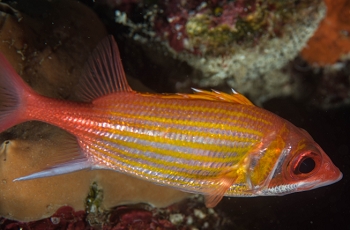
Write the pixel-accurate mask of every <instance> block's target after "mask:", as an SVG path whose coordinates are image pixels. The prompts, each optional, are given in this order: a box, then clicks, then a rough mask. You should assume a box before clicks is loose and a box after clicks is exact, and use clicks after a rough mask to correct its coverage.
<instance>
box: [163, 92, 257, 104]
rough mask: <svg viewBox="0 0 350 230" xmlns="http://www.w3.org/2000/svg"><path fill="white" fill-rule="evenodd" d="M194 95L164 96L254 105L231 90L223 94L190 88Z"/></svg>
mask: <svg viewBox="0 0 350 230" xmlns="http://www.w3.org/2000/svg"><path fill="white" fill-rule="evenodd" d="M192 90H193V91H194V94H182V93H178V94H174V95H166V96H165V97H167V98H190V99H203V100H210V101H226V102H231V103H237V104H242V105H254V104H253V103H252V102H251V101H250V100H249V99H248V98H246V97H245V96H243V95H242V94H240V93H237V92H236V91H234V90H233V89H232V94H227V93H223V92H219V91H216V90H212V91H206V90H201V89H195V88H192Z"/></svg>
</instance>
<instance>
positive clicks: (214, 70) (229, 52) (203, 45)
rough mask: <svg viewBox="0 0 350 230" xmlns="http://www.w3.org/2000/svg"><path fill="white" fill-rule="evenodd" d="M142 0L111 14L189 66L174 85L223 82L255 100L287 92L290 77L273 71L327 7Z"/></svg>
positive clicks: (317, 0)
mask: <svg viewBox="0 0 350 230" xmlns="http://www.w3.org/2000/svg"><path fill="white" fill-rule="evenodd" d="M145 2H147V1H142V2H139V3H138V4H137V7H136V6H135V5H134V10H133V12H134V13H132V12H127V13H124V12H122V9H119V8H118V7H117V8H116V18H115V20H116V22H118V23H120V24H122V25H124V26H126V27H127V28H129V33H128V36H129V37H130V38H132V39H134V40H135V41H137V42H140V43H143V44H144V45H145V46H150V47H153V49H154V50H159V49H163V51H167V52H169V53H171V54H172V55H173V57H175V58H176V59H178V60H180V61H184V62H186V63H187V64H189V65H190V66H191V67H193V69H194V71H193V72H192V73H191V74H190V75H189V74H188V77H189V78H188V79H187V81H189V83H187V84H184V82H182V81H181V79H178V82H177V86H178V87H177V88H176V91H183V90H184V88H183V87H182V86H185V87H188V85H191V86H193V87H200V88H213V87H215V88H217V87H220V86H226V88H228V87H232V88H234V89H236V90H237V91H239V92H240V93H244V94H248V95H249V96H250V98H251V99H252V100H253V101H254V102H256V103H259V102H261V101H263V100H262V98H261V96H262V95H263V98H264V100H266V99H268V98H271V97H275V96H278V95H290V94H291V88H292V87H293V86H292V82H291V79H290V78H288V76H286V75H284V74H283V73H279V74H274V73H276V71H279V70H280V69H281V68H282V67H284V66H285V65H286V64H287V63H288V62H289V61H291V60H293V59H294V58H295V57H296V56H297V55H298V53H299V51H300V50H301V49H302V48H303V47H304V45H305V43H306V42H307V40H308V39H309V38H310V37H311V36H312V34H313V33H314V31H315V30H316V29H317V27H318V24H319V22H320V21H321V20H322V19H323V17H324V15H325V11H326V9H325V5H324V3H323V1H322V0H307V1H275V0H269V1H254V0H249V1H225V0H216V1H196V0H192V1H179V0H169V1H162V2H158V1H154V2H155V5H152V6H150V5H149V4H146V3H145ZM141 9H142V10H141ZM135 12H143V14H144V17H143V19H142V20H140V18H139V17H135V16H134V15H136V13H135ZM153 53H155V52H150V54H149V56H150V58H152V57H151V56H152V55H153ZM196 70H199V71H196ZM272 75H274V76H276V77H277V78H275V77H272ZM278 76H283V78H282V79H280V78H278ZM286 82H287V83H286ZM271 89H273V91H271Z"/></svg>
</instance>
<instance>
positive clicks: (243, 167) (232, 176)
mask: <svg viewBox="0 0 350 230" xmlns="http://www.w3.org/2000/svg"><path fill="white" fill-rule="evenodd" d="M250 156H251V155H250V154H247V155H246V156H245V157H244V158H243V159H242V160H241V161H240V162H238V163H237V164H235V165H233V166H232V167H228V168H226V169H224V170H223V172H222V173H221V174H220V175H218V177H217V178H215V179H213V184H214V187H210V188H208V189H206V191H205V192H206V195H204V198H205V205H206V207H208V208H213V207H215V206H216V205H217V204H218V203H219V202H220V201H221V199H222V198H223V196H225V194H226V192H227V191H228V190H229V189H230V187H231V186H232V185H233V184H235V183H247V185H248V186H250V184H249V183H250V178H249V175H248V169H249V164H250Z"/></svg>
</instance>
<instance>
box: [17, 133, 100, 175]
mask: <svg viewBox="0 0 350 230" xmlns="http://www.w3.org/2000/svg"><path fill="white" fill-rule="evenodd" d="M55 145H57V144H55ZM52 151H54V152H52V153H51V155H50V157H49V158H48V159H45V160H43V161H44V162H45V163H41V164H44V165H45V166H43V168H42V170H40V169H39V170H40V171H37V172H34V173H32V174H30V175H26V176H23V177H19V178H16V179H14V181H22V180H31V179H37V178H43V177H49V176H56V175H61V174H66V173H71V172H75V171H79V170H83V169H92V168H93V167H94V166H93V164H92V162H90V161H89V159H88V158H87V157H86V156H85V154H84V153H83V151H82V149H81V148H80V146H79V144H78V142H77V139H76V138H75V137H74V136H72V135H68V134H66V136H64V137H63V140H61V141H60V143H59V146H54V147H53V150H52Z"/></svg>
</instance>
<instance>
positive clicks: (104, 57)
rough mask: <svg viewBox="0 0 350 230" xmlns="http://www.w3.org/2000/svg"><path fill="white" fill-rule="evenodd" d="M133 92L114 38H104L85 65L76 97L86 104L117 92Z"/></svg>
mask: <svg viewBox="0 0 350 230" xmlns="http://www.w3.org/2000/svg"><path fill="white" fill-rule="evenodd" d="M125 91H128V92H130V91H132V89H131V88H130V86H129V84H128V82H127V80H126V77H125V73H124V68H123V65H122V62H121V59H120V54H119V49H118V46H117V43H116V42H115V40H114V38H113V36H111V35H110V36H107V37H106V38H104V39H103V40H102V41H101V42H100V43H99V44H98V45H97V47H96V48H95V50H94V51H93V52H92V54H91V56H90V58H89V59H88V61H87V62H86V64H85V68H84V72H83V75H82V77H81V79H80V81H79V85H78V88H77V90H76V95H77V96H78V97H79V99H81V100H82V101H85V102H91V101H93V100H94V99H96V98H98V97H101V96H104V95H107V94H111V93H116V92H125Z"/></svg>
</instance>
